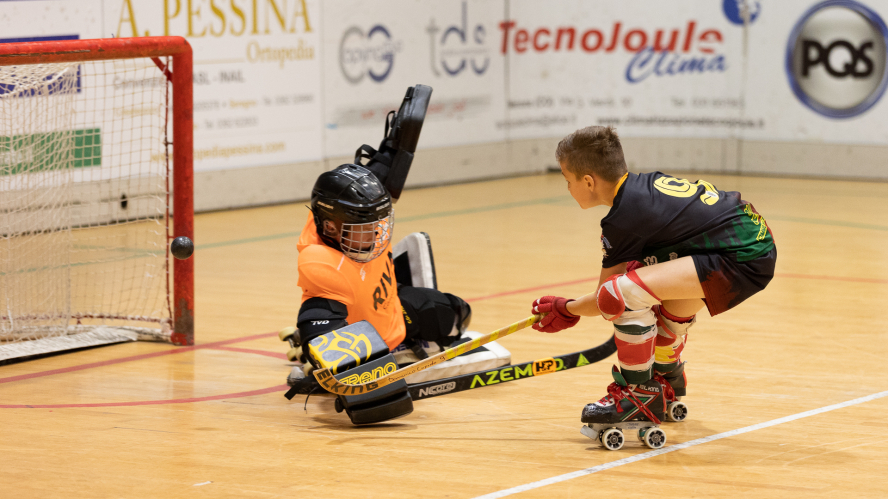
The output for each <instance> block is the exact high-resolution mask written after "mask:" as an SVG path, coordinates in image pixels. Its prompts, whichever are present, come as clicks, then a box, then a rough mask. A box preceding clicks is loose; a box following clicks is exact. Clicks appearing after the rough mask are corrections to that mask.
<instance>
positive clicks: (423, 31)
mask: <svg viewBox="0 0 888 499" xmlns="http://www.w3.org/2000/svg"><path fill="white" fill-rule="evenodd" d="M744 5H745V6H746V7H748V9H749V10H748V12H750V15H749V16H747V17H746V22H744V21H743V17H742V16H741V15H740V14H739V12H740V10H738V9H739V8H740V7H738V6H744ZM818 5H820V4H819V3H818V2H816V1H814V0H780V1H776V0H738V1H736V2H735V1H733V0H722V1H714V0H676V1H672V2H650V1H645V0H623V1H620V2H615V1H608V0H557V1H552V2H539V1H535V0H377V1H373V2H370V1H359V0H336V1H326V2H321V1H320V0H255V1H253V0H79V1H77V2H70V1H64V0H48V1H41V2H32V1H21V2H17V1H6V2H0V25H2V26H4V34H3V35H2V36H3V37H4V38H7V39H8V38H21V37H45V36H59V35H76V36H78V37H80V38H99V37H107V36H147V35H151V36H154V35H164V34H169V35H178V36H185V37H186V38H187V39H188V40H189V42H190V43H191V44H192V46H193V47H194V51H195V56H194V59H195V68H194V70H195V114H194V118H195V124H196V127H197V128H196V129H195V150H196V154H195V179H196V184H195V207H196V209H197V210H199V211H201V210H211V209H220V208H228V207H236V206H247V205H258V204H266V203H277V202H284V201H290V200H296V199H305V198H307V197H308V195H309V192H310V189H311V185H312V184H313V182H314V178H315V177H316V176H317V174H318V173H319V172H321V171H324V170H325V169H329V168H332V167H334V166H336V165H337V164H339V163H341V162H345V161H349V160H350V157H351V155H352V154H353V151H354V150H355V149H356V148H357V147H358V146H359V145H361V144H362V143H368V144H370V145H373V146H375V145H377V144H378V142H379V140H380V139H381V137H382V133H383V119H384V115H385V113H386V112H387V111H388V110H390V109H393V108H394V107H396V106H397V105H398V103H399V102H400V100H401V98H402V97H403V94H404V91H405V90H406V88H407V87H408V86H410V85H413V84H416V83H423V84H427V85H430V86H432V87H433V88H434V93H433V96H432V106H431V107H430V110H429V114H428V117H427V120H426V125H425V127H424V130H423V134H422V139H421V140H420V151H419V152H418V154H417V156H416V161H415V162H414V168H413V170H412V171H411V176H410V179H409V181H408V185H414V186H416V185H430V184H435V183H442V182H446V183H449V182H456V181H464V180H471V179H481V178H491V177H498V176H507V175H518V174H526V173H532V172H538V171H543V170H544V169H545V168H546V167H547V166H551V165H553V164H554V159H553V157H552V156H553V151H554V146H555V144H557V141H558V139H560V138H561V137H563V136H564V135H565V134H567V133H570V132H572V131H574V130H575V129H577V128H579V127H582V126H587V125H595V124H612V125H614V126H616V127H617V129H618V131H619V133H620V134H621V136H622V137H623V139H624V147H625V149H626V153H627V158H628V160H629V163H630V167H631V168H632V169H633V170H637V171H647V170H655V169H662V170H681V171H700V172H730V173H748V174H766V175H804V176H823V177H841V178H872V179H881V180H886V179H888V167H886V165H888V162H886V159H888V113H886V111H888V108H886V105H888V104H886V103H885V99H884V98H883V97H882V94H881V92H882V91H883V90H884V88H885V85H886V84H888V79H886V71H888V69H886V68H888V64H886V47H885V46H886V40H888V28H885V29H883V28H884V21H883V20H884V18H885V16H888V0H866V1H865V3H858V2H855V1H851V0H847V1H843V2H838V3H835V4H833V5H834V6H833V7H832V8H830V9H818V7H817V6H818ZM673 35H674V36H675V43H674V45H670V43H669V42H670V40H671V39H672V38H671V37H672V36H673ZM658 37H659V47H660V48H666V49H669V50H668V51H667V52H666V53H658V52H654V51H649V50H645V49H644V47H653V46H655V45H656V44H657V40H658ZM836 40H845V41H847V42H848V44H844V45H841V46H838V48H836V49H835V50H833V51H832V52H831V53H830V54H829V55H828V57H827V55H825V52H824V51H825V50H826V47H828V46H829V45H830V44H831V43H833V42H834V41H836ZM806 42H807V45H805V43H806ZM867 43H869V45H868V46H866V44H867ZM818 47H819V48H818ZM848 47H851V48H852V49H853V51H849V50H847V48H848ZM803 48H807V50H808V59H807V63H808V64H807V66H808V67H807V74H806V75H805V74H803V72H804V71H803V70H804V68H803V65H804V64H805V60H806V59H805V58H804V51H803ZM861 49H862V50H861ZM818 51H819V52H818ZM817 55H821V56H822V57H820V58H818V57H815V56H817ZM827 60H828V61H829V63H830V67H829V68H827V67H826V65H825V64H824V62H825V61H827ZM787 61H788V64H787ZM830 70H832V73H833V74H831V73H830ZM835 73H853V74H845V75H839V76H835Z"/></svg>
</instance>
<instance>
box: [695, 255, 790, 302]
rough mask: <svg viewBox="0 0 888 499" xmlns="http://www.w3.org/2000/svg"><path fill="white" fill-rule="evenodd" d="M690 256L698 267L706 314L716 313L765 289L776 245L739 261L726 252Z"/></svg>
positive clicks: (769, 276) (772, 264)
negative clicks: (744, 260) (706, 309)
mask: <svg viewBox="0 0 888 499" xmlns="http://www.w3.org/2000/svg"><path fill="white" fill-rule="evenodd" d="M691 258H693V259H694V265H695V266H696V267H697V277H698V278H699V279H700V285H701V286H703V294H704V296H706V298H705V299H704V301H705V302H706V308H708V309H709V315H718V314H720V313H722V312H725V311H727V310H730V309H732V308H734V307H736V306H737V305H739V304H740V303H741V302H743V301H744V300H746V299H747V298H749V297H750V296H752V295H754V294H756V293H758V292H759V291H761V290H763V289H765V286H767V285H768V283H769V282H771V278H773V277H774V265H775V264H776V263H777V248H776V247H775V248H773V249H772V250H771V251H769V252H768V253H765V254H764V255H762V256H760V257H758V258H756V259H753V260H749V261H746V262H738V261H736V260H734V259H733V258H732V256H731V255H730V254H727V253H706V254H702V255H692V256H691Z"/></svg>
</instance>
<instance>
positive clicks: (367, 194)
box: [288, 85, 511, 422]
mask: <svg viewBox="0 0 888 499" xmlns="http://www.w3.org/2000/svg"><path fill="white" fill-rule="evenodd" d="M430 93H431V89H430V88H429V87H425V86H422V85H417V86H416V87H411V88H410V89H409V90H408V93H407V97H406V98H405V101H404V103H403V104H402V106H401V108H400V110H399V111H398V113H396V114H394V115H393V116H392V115H390V117H389V118H391V119H389V118H387V120H386V134H385V138H384V139H383V142H382V144H381V145H380V148H379V150H374V149H372V148H370V147H369V146H366V145H365V146H362V147H361V148H360V149H359V150H358V157H356V163H358V164H344V165H341V166H339V167H337V168H336V169H334V170H332V171H329V172H325V173H322V174H321V175H320V176H319V177H318V179H317V181H316V182H315V185H314V188H313V189H312V193H311V213H309V215H308V218H307V220H306V222H305V226H304V228H303V229H302V233H301V235H300V237H299V242H298V245H297V248H298V250H299V264H298V269H299V281H298V285H299V287H300V288H302V305H301V307H300V309H299V315H298V319H297V330H296V334H294V335H293V336H291V337H290V339H291V343H293V344H294V346H298V347H301V349H302V352H303V353H302V355H301V357H302V359H301V360H302V361H303V362H306V361H307V362H310V363H311V364H313V365H314V366H315V367H317V366H318V364H319V362H318V359H317V358H312V356H311V355H307V354H309V351H310V349H309V348H307V345H308V343H309V342H310V341H311V340H312V339H314V338H317V337H319V336H322V335H324V334H326V333H329V332H331V331H333V330H336V329H340V328H343V327H345V326H347V325H350V324H355V323H357V322H360V321H367V322H369V324H370V325H372V327H373V329H375V330H376V333H378V334H379V336H380V337H381V339H382V340H383V341H384V343H385V346H387V347H388V351H390V352H391V353H392V354H393V355H394V360H395V362H397V364H398V365H399V366H400V367H403V366H404V365H406V364H410V363H413V362H416V361H418V360H422V359H424V358H427V357H428V356H429V355H434V354H436V353H439V352H441V351H443V350H444V349H446V348H447V347H449V346H451V345H453V344H454V343H456V342H462V341H467V340H468V337H467V336H466V337H464V336H463V333H465V331H466V327H468V325H469V322H470V320H471V316H472V310H471V307H470V306H469V304H468V303H466V302H465V300H463V299H462V298H460V297H458V296H455V295H453V294H450V293H442V292H440V291H438V290H437V289H436V282H435V274H434V266H433V263H432V258H431V246H430V243H429V242H428V236H427V235H426V234H424V233H414V234H411V235H409V236H407V237H406V238H405V240H404V241H402V242H401V243H399V244H398V245H397V246H396V247H395V248H392V244H391V238H392V233H393V229H394V209H393V202H394V201H396V200H397V197H398V196H400V193H401V190H402V188H403V183H404V180H405V179H406V174H407V170H408V169H409V166H410V161H411V160H412V153H413V151H414V150H415V147H416V141H417V140H418V138H419V127H421V125H422V120H423V118H424V115H425V110H426V106H427V105H428V98H429V96H430ZM362 157H364V158H369V159H370V161H369V163H368V164H367V165H366V166H362V165H360V164H359V162H360V161H361V159H362ZM380 345H381V343H380ZM487 347H488V348H481V349H477V350H473V351H471V352H470V353H468V354H467V355H465V356H463V357H458V358H455V359H452V360H450V361H448V362H445V363H442V364H441V365H439V366H436V369H429V370H427V371H423V372H421V373H417V375H419V376H421V379H420V378H414V379H408V381H411V382H419V381H425V380H428V379H437V378H442V377H449V376H454V375H457V374H463V373H466V372H473V371H478V370H484V369H490V368H493V367H499V366H502V365H506V364H508V363H509V362H510V361H511V358H510V356H509V355H508V352H507V351H505V349H503V348H502V347H501V346H499V345H496V344H493V345H487ZM383 348H384V347H383ZM297 351H298V350H297ZM385 353H388V352H385ZM291 360H296V359H291ZM306 370H309V369H306ZM301 371H302V368H301V367H300V366H298V365H297V366H296V367H294V368H293V371H292V372H291V375H290V376H289V377H288V384H290V385H291V386H293V387H294V389H295V390H298V391H297V392H296V393H298V392H300V391H301V392H305V391H310V390H312V389H313V387H314V386H316V382H315V381H314V379H313V377H312V376H304V373H303V372H301ZM417 375H414V376H417ZM392 386H395V385H392ZM291 391H293V390H292V389H291ZM378 392H379V393H377V392H374V394H375V395H374V397H375V398H376V399H379V400H382V401H383V402H380V403H370V404H369V405H368V403H366V402H363V401H361V403H360V404H358V406H359V407H358V406H356V405H355V404H351V403H350V402H349V400H348V399H349V397H342V399H341V400H339V401H337V409H341V408H345V409H346V410H347V412H348V414H349V416H350V417H351V418H352V421H353V422H359V421H357V420H360V422H378V421H382V420H385V419H391V418H392V417H398V416H401V415H404V414H406V413H408V412H410V411H411V410H412V403H410V399H409V394H407V393H406V385H404V386H403V387H401V389H400V391H398V390H396V392H395V393H393V394H385V393H382V392H385V390H378ZM405 397H406V399H405Z"/></svg>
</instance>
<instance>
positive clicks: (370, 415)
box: [334, 354, 413, 424]
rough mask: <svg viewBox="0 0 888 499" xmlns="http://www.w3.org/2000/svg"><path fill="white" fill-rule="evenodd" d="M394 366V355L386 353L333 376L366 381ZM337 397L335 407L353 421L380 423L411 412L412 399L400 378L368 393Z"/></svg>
mask: <svg viewBox="0 0 888 499" xmlns="http://www.w3.org/2000/svg"><path fill="white" fill-rule="evenodd" d="M397 369H398V364H397V363H396V362H395V357H394V356H393V355H392V354H386V355H385V356H383V357H380V358H378V359H376V360H374V361H371V362H368V363H366V364H362V365H360V366H358V367H355V368H353V369H350V370H348V371H345V372H344V373H342V374H339V375H335V376H334V377H335V378H336V379H338V380H339V381H341V382H343V383H347V384H356V383H366V382H368V381H372V380H374V379H378V378H380V377H382V376H385V375H386V374H391V373H393V372H395V371H396V370H397ZM337 397H338V401H337V409H339V408H340V407H341V408H342V409H344V410H345V413H346V414H347V415H348V417H349V419H350V420H351V422H352V423H353V424H372V423H381V422H383V421H388V420H390V419H394V418H399V417H402V416H406V415H408V414H410V413H411V412H413V399H412V398H410V393H408V391H407V382H406V381H404V380H403V379H402V380H400V381H396V382H395V383H392V384H390V385H387V386H384V387H382V388H379V389H377V390H373V391H372V392H367V393H362V394H360V395H341V396H337Z"/></svg>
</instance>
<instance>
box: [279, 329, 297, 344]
mask: <svg viewBox="0 0 888 499" xmlns="http://www.w3.org/2000/svg"><path fill="white" fill-rule="evenodd" d="M295 332H296V328H295V327H293V326H290V327H285V328H284V329H281V330H280V331H278V338H280V339H281V341H287V340H289V339H290V336H293V333H295Z"/></svg>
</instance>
